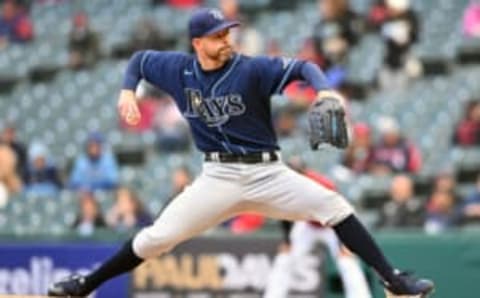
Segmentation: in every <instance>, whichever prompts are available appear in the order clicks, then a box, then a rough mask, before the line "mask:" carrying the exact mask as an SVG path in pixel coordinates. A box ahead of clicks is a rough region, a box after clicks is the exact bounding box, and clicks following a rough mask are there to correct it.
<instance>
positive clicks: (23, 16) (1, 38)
mask: <svg viewBox="0 0 480 298" xmlns="http://www.w3.org/2000/svg"><path fill="white" fill-rule="evenodd" d="M32 39H33V25H32V22H31V20H30V18H29V16H28V14H27V12H26V10H25V9H23V8H22V6H21V5H18V4H17V3H16V2H15V1H13V0H6V1H4V2H3V5H2V11H1V16H0V49H1V48H4V47H5V46H7V45H8V44H9V43H24V42H28V41H31V40H32Z"/></svg>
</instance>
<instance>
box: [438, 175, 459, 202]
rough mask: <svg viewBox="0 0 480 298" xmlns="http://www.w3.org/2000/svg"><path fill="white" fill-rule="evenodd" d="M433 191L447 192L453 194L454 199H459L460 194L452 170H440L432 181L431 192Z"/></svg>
mask: <svg viewBox="0 0 480 298" xmlns="http://www.w3.org/2000/svg"><path fill="white" fill-rule="evenodd" d="M435 192H448V193H451V194H453V196H454V198H455V201H458V200H459V199H460V195H459V194H458V193H457V181H456V179H455V176H454V174H453V172H451V171H445V172H441V173H439V174H438V175H437V176H436V177H435V179H434V181H433V187H432V193H435Z"/></svg>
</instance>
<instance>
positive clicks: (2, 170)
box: [0, 143, 22, 208]
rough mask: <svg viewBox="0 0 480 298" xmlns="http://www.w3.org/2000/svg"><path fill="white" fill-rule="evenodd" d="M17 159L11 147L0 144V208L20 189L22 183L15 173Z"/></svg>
mask: <svg viewBox="0 0 480 298" xmlns="http://www.w3.org/2000/svg"><path fill="white" fill-rule="evenodd" d="M16 163H17V157H16V156H15V152H14V151H13V150H12V149H11V147H9V146H7V145H5V144H2V143H0V208H1V207H3V206H5V205H6V204H7V203H8V200H9V197H10V195H11V194H13V193H17V192H19V191H20V190H21V189H22V181H21V180H20V177H19V176H18V174H17V173H16V171H15V169H16Z"/></svg>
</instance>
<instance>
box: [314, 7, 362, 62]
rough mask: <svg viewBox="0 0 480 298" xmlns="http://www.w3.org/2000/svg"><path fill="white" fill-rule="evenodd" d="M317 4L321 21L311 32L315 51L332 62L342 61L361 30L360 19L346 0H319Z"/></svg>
mask: <svg viewBox="0 0 480 298" xmlns="http://www.w3.org/2000/svg"><path fill="white" fill-rule="evenodd" d="M318 5H319V10H320V17H321V21H320V22H319V23H318V24H317V25H316V26H315V28H314V33H313V36H314V42H315V47H316V49H317V52H318V53H322V54H323V55H324V56H325V57H326V58H327V59H328V60H329V61H330V62H331V63H332V64H338V63H342V62H343V60H344V59H345V57H346V55H347V53H348V51H349V49H350V48H351V47H352V46H353V45H354V44H355V43H356V42H357V40H358V38H359V35H360V33H361V31H362V30H363V29H362V27H363V26H362V21H361V19H360V18H359V17H358V16H357V15H356V14H355V13H354V12H353V11H352V10H351V9H350V7H349V3H348V1H347V0H319V1H318Z"/></svg>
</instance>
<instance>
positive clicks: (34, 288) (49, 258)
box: [0, 243, 129, 298]
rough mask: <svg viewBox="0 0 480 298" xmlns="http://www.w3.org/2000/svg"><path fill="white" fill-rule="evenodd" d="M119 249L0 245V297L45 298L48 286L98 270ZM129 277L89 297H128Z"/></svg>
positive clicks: (88, 246) (99, 245) (93, 245)
mask: <svg viewBox="0 0 480 298" xmlns="http://www.w3.org/2000/svg"><path fill="white" fill-rule="evenodd" d="M117 249H118V247H117V246H116V245H113V244H98V243H96V244H92V245H89V244H45V245H42V244H15V245H13V244H11V245H10V244H8V245H5V244H0V293H1V294H15V295H45V294H46V292H47V288H48V285H49V284H50V282H52V281H54V280H59V279H62V278H64V277H66V276H68V275H71V274H75V273H86V272H89V271H91V270H92V269H94V268H95V267H97V266H98V265H99V264H100V263H101V261H103V260H105V259H106V258H107V257H108V256H110V255H111V254H112V253H113V252H115V251H116V250H117ZM128 278H129V277H128V276H122V277H119V278H116V279H115V280H112V281H110V282H108V283H106V284H105V285H104V286H102V287H101V288H100V289H99V290H98V291H96V292H95V293H93V294H92V295H91V296H90V297H92V298H94V297H115V298H127V297H128V293H129V290H128V286H129V281H128Z"/></svg>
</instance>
